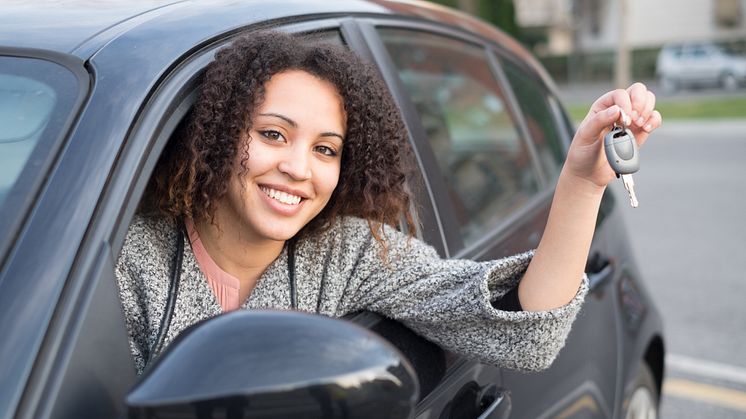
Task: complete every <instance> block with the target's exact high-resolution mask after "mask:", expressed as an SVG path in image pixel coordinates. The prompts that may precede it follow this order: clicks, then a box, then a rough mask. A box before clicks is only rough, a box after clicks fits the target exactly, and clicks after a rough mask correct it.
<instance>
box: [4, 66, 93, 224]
mask: <svg viewBox="0 0 746 419" xmlns="http://www.w3.org/2000/svg"><path fill="white" fill-rule="evenodd" d="M78 92H79V86H78V80H77V78H76V77H75V76H74V75H73V73H72V72H70V70H68V69H66V68H65V67H63V66H61V65H59V64H55V63H52V62H50V61H46V60H42V59H35V58H20V57H8V56H0V220H2V222H0V237H3V238H4V237H5V236H6V235H5V233H7V231H6V229H8V228H9V227H10V225H9V224H11V223H12V222H13V221H14V220H16V219H17V217H18V216H20V215H21V214H20V211H22V210H23V207H24V205H23V203H25V202H28V201H29V199H31V197H30V194H31V193H32V192H33V189H34V185H35V184H36V183H37V181H38V180H39V179H41V178H42V176H43V175H44V173H41V171H42V170H43V167H44V166H45V164H44V163H45V162H46V160H47V158H49V157H50V156H49V154H50V151H51V149H52V145H53V144H54V143H55V142H56V140H57V139H58V138H60V137H61V135H62V134H63V133H62V132H61V130H62V129H63V127H64V125H65V122H66V121H67V120H68V118H69V114H70V113H71V112H72V110H73V106H74V104H75V101H76V98H77V96H78Z"/></svg>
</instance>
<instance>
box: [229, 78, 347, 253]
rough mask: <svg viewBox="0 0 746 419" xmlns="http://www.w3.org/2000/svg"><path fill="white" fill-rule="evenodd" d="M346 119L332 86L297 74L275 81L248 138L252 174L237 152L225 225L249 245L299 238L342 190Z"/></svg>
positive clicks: (269, 84) (255, 116) (271, 82)
mask: <svg viewBox="0 0 746 419" xmlns="http://www.w3.org/2000/svg"><path fill="white" fill-rule="evenodd" d="M345 121H346V118H345V113H344V108H343V103H342V99H341V97H340V96H339V94H338V93H337V90H336V88H335V87H334V86H333V85H332V84H331V83H329V82H327V81H325V80H321V79H319V78H317V77H315V76H313V75H311V74H309V73H306V72H303V71H298V70H291V71H284V72H281V73H278V74H275V75H274V76H272V78H271V79H270V80H269V81H268V82H267V84H266V85H265V97H264V102H263V103H262V104H261V105H260V106H259V108H258V109H257V110H256V112H255V115H254V117H253V119H252V123H251V131H250V132H249V133H248V135H247V136H246V139H245V140H244V141H249V148H248V150H249V159H248V161H246V162H244V166H245V168H246V169H247V170H243V169H242V167H241V160H242V159H243V157H244V156H243V153H238V156H237V157H236V161H235V163H234V164H235V168H234V171H233V176H232V178H231V180H230V183H229V186H228V192H227V194H226V195H225V196H224V198H223V199H222V200H221V201H220V202H219V203H218V205H217V209H216V214H215V215H216V219H217V220H218V222H219V223H220V224H221V228H222V229H223V230H226V229H228V230H234V229H239V230H240V231H239V233H240V235H241V238H242V240H244V241H247V242H253V243H256V244H258V243H260V242H262V241H266V240H271V241H285V240H288V239H289V238H291V237H293V236H294V235H295V234H296V233H298V231H300V230H301V229H302V228H303V227H304V226H305V225H306V224H308V222H310V221H311V220H312V219H313V218H314V217H315V216H316V215H318V214H319V212H321V210H322V209H324V207H325V206H326V204H327V203H328V202H329V199H330V198H331V196H332V192H334V188H335V187H336V186H337V181H338V180H339V172H340V162H341V157H342V142H343V138H344V135H345V132H346V127H345ZM249 137H250V140H249Z"/></svg>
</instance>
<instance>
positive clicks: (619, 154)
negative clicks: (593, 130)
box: [604, 125, 640, 175]
mask: <svg viewBox="0 0 746 419" xmlns="http://www.w3.org/2000/svg"><path fill="white" fill-rule="evenodd" d="M604 151H606V159H607V160H608V161H609V165H610V166H611V168H612V169H614V172H616V174H617V175H629V174H632V173H635V172H637V171H638V170H640V151H639V148H638V147H637V140H635V136H634V135H632V132H631V131H630V130H629V129H626V128H624V127H622V126H619V125H614V127H613V128H612V129H611V131H609V133H608V134H606V136H605V137H604Z"/></svg>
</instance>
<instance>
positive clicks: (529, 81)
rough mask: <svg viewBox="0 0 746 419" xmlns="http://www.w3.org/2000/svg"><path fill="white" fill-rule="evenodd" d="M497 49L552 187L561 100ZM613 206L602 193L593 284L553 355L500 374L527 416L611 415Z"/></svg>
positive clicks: (615, 344) (564, 131) (566, 135)
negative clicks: (546, 363) (527, 368)
mask: <svg viewBox="0 0 746 419" xmlns="http://www.w3.org/2000/svg"><path fill="white" fill-rule="evenodd" d="M495 54H496V55H497V57H498V60H499V62H500V64H501V65H500V68H501V69H502V72H503V74H504V75H505V80H506V81H507V82H508V84H509V85H510V88H511V89H512V91H513V96H514V97H515V100H516V102H517V105H518V110H519V113H520V119H521V120H522V125H523V126H525V131H524V132H525V134H526V136H527V138H528V139H529V141H530V142H531V143H532V144H533V145H534V147H535V149H536V150H537V155H538V156H539V157H540V158H539V160H540V164H541V165H542V167H544V170H545V173H547V174H548V178H549V183H548V185H547V187H549V188H551V187H552V186H553V185H554V182H555V181H556V179H557V177H558V176H559V172H560V169H561V163H562V161H563V160H564V152H562V151H561V149H562V148H563V146H562V145H563V144H564V145H569V139H570V136H571V134H572V131H571V130H569V129H568V124H567V123H566V121H567V120H566V118H564V117H563V112H562V109H561V107H560V105H559V101H558V100H557V99H556V96H555V95H554V94H553V93H551V91H550V89H549V88H547V87H546V85H545V83H544V82H543V80H542V78H541V77H540V76H539V75H538V74H537V73H536V72H535V71H533V70H532V69H531V68H530V67H529V66H527V65H525V64H523V63H521V61H520V60H518V59H517V58H515V57H514V56H512V55H511V54H509V53H507V52H501V51H498V50H496V51H495ZM589 106H590V105H589ZM614 206H615V203H614V199H613V195H612V194H611V193H610V191H607V193H606V194H605V195H604V197H603V199H602V204H601V208H600V209H599V215H598V219H597V225H596V234H595V236H594V240H593V243H592V245H591V250H590V256H589V259H588V262H587V264H586V273H587V274H588V277H589V280H590V288H591V290H590V292H589V294H588V296H587V298H586V302H585V304H584V307H583V309H582V311H581V313H580V314H579V316H578V318H577V320H576V322H575V324H574V325H573V330H572V331H571V333H570V336H569V337H568V340H567V344H566V346H565V348H564V349H563V350H562V351H561V352H560V355H559V357H558V359H557V360H556V361H555V363H554V364H553V366H552V367H551V368H550V369H548V370H547V371H544V372H542V373H540V374H523V373H520V372H513V371H505V373H504V379H505V382H506V386H507V387H509V388H511V389H512V390H513V391H514V393H515V397H514V399H515V406H516V410H517V411H523V412H525V416H526V417H554V416H560V417H597V418H606V417H612V416H613V415H614V410H615V406H616V401H617V397H618V396H617V391H618V390H619V389H620V387H621V383H620V381H619V380H620V378H619V376H620V374H618V373H617V368H618V365H619V360H620V353H619V340H620V339H619V337H618V336H619V333H620V332H621V330H620V329H619V327H620V324H619V318H618V313H619V312H618V310H617V305H616V302H617V299H616V297H615V290H614V288H615V287H614V285H613V282H614V278H618V277H619V273H620V271H621V269H620V265H621V263H619V259H620V257H621V256H622V255H615V253H614V252H613V251H612V247H611V245H612V243H614V242H618V241H619V240H620V238H621V237H619V236H614V234H615V233H613V231H616V226H614V225H613V223H612V222H611V219H612V218H611V212H612V210H613V209H614ZM558 389H562V390H559V391H558ZM536 393H538V394H540V395H541V397H537V396H536ZM537 399H538V402H537Z"/></svg>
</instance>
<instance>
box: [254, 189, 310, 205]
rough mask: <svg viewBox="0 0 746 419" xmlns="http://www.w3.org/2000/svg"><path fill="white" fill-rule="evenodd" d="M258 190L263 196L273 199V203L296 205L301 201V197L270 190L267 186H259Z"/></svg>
mask: <svg viewBox="0 0 746 419" xmlns="http://www.w3.org/2000/svg"><path fill="white" fill-rule="evenodd" d="M259 189H261V191H262V192H264V194H265V195H267V196H268V197H270V198H272V199H274V200H275V201H278V202H281V203H283V204H285V205H298V204H300V202H301V201H302V200H303V197H301V196H299V195H294V194H292V193H288V192H285V191H280V190H277V189H274V188H270V187H268V186H259Z"/></svg>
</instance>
